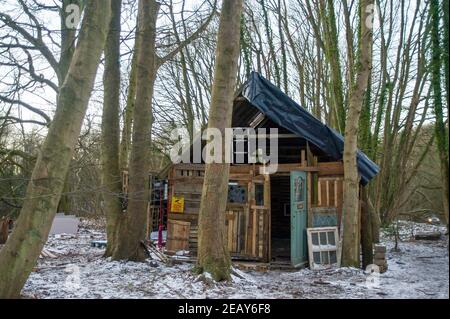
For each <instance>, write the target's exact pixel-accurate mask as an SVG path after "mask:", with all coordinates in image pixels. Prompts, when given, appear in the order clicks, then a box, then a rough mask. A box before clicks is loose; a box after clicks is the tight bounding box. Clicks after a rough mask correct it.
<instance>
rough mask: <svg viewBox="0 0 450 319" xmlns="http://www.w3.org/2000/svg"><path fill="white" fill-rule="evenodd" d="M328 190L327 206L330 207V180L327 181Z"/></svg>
mask: <svg viewBox="0 0 450 319" xmlns="http://www.w3.org/2000/svg"><path fill="white" fill-rule="evenodd" d="M326 187H327V188H326V189H327V191H326V194H327V197H326V198H327V206H330V181H329V180H327V181H326Z"/></svg>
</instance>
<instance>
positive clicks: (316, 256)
mask: <svg viewBox="0 0 450 319" xmlns="http://www.w3.org/2000/svg"><path fill="white" fill-rule="evenodd" d="M313 259H314V263H315V264H320V252H318V251H315V252H313Z"/></svg>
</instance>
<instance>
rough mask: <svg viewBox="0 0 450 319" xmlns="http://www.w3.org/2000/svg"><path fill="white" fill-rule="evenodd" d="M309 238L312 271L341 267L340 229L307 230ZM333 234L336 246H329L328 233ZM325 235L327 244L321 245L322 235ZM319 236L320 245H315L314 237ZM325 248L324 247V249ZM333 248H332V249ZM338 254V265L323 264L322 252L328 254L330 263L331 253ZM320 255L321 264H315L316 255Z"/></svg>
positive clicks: (316, 228)
mask: <svg viewBox="0 0 450 319" xmlns="http://www.w3.org/2000/svg"><path fill="white" fill-rule="evenodd" d="M306 232H307V238H308V255H309V268H310V269H311V270H318V269H327V268H332V267H333V266H335V265H337V267H339V266H340V264H341V261H340V259H341V258H340V254H339V234H338V228H337V227H314V228H307V229H306ZM329 232H332V233H333V234H334V245H329V244H328V242H329V239H328V233H329ZM321 233H325V234H326V239H327V244H326V245H321V243H320V234H321ZM313 234H317V238H318V245H313V242H312V235H313ZM322 246H324V247H322ZM330 246H331V247H330ZM333 251H334V252H335V253H336V263H333V264H331V263H327V264H325V263H322V252H326V253H327V254H328V261H330V252H333ZM317 252H318V253H319V254H320V261H321V262H320V263H315V262H314V253H317Z"/></svg>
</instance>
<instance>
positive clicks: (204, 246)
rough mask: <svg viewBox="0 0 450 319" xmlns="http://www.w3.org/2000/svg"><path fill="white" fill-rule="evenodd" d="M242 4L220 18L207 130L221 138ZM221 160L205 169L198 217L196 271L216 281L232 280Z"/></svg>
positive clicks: (225, 172)
mask: <svg viewBox="0 0 450 319" xmlns="http://www.w3.org/2000/svg"><path fill="white" fill-rule="evenodd" d="M242 2H243V1H242V0H236V1H224V2H223V4H222V13H221V16H220V25H219V34H218V39H217V49H216V62H215V63H216V64H215V70H214V81H213V89H212V99H211V107H210V113H209V123H208V128H217V129H219V130H220V131H221V132H222V137H224V132H225V128H227V127H230V126H231V115H232V110H233V94H234V88H235V84H236V74H237V65H238V59H239V34H240V32H239V29H240V16H241V11H242ZM223 151H224V147H222V152H223ZM222 155H223V153H222ZM222 160H223V162H222V163H211V164H207V165H206V168H205V178H204V184H203V190H202V200H201V204H200V213H199V243H198V256H197V268H198V271H199V272H208V273H210V274H211V275H212V276H213V278H214V279H215V280H216V281H220V280H224V279H229V277H230V266H231V260H230V255H229V252H228V249H227V247H226V245H225V242H224V235H225V209H226V204H227V193H228V176H229V168H230V166H229V164H227V163H225V162H224V156H222Z"/></svg>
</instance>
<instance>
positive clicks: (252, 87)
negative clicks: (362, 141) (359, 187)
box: [241, 72, 379, 185]
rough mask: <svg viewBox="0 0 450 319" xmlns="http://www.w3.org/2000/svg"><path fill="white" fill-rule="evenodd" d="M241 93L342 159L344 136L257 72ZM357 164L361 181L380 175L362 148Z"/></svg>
mask: <svg viewBox="0 0 450 319" xmlns="http://www.w3.org/2000/svg"><path fill="white" fill-rule="evenodd" d="M241 94H242V96H243V97H244V98H245V99H247V100H248V101H249V102H250V104H252V105H253V106H255V107H256V108H257V109H258V110H259V111H260V112H262V113H264V114H265V115H266V116H267V117H268V118H270V119H271V120H272V121H273V122H275V123H276V124H277V125H279V126H281V127H284V128H286V129H288V130H289V131H291V132H292V133H294V134H296V135H298V136H299V137H302V138H304V139H305V140H307V141H308V142H310V143H312V144H314V145H315V146H317V147H318V148H320V149H321V150H322V151H323V152H325V153H326V154H328V155H329V156H330V157H332V158H333V159H334V160H336V161H339V160H342V157H343V151H344V138H343V136H342V135H341V134H339V133H338V132H336V131H335V130H334V129H332V128H330V127H328V126H326V125H325V124H323V123H322V122H321V121H319V120H318V119H317V118H315V117H314V116H313V115H312V114H311V113H309V112H308V111H306V110H305V109H304V108H303V107H301V106H300V105H299V104H297V103H296V102H294V101H293V100H292V99H291V98H290V97H288V96H287V95H286V94H284V93H283V92H282V91H281V90H280V89H279V88H278V87H276V86H275V85H273V84H272V83H271V82H270V81H268V80H267V79H265V78H264V77H262V76H261V75H260V74H258V73H257V72H252V73H251V74H250V77H249V79H248V80H247V82H246V83H245V84H244V86H243V88H242V91H241ZM357 163H358V170H359V173H360V175H361V183H362V184H363V185H366V184H367V183H368V182H369V181H370V180H371V179H372V178H373V177H374V176H375V175H377V174H378V172H379V167H378V165H377V164H375V163H374V162H373V161H371V160H370V159H369V158H368V157H367V156H366V154H364V153H363V152H362V151H360V150H358V154H357Z"/></svg>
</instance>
